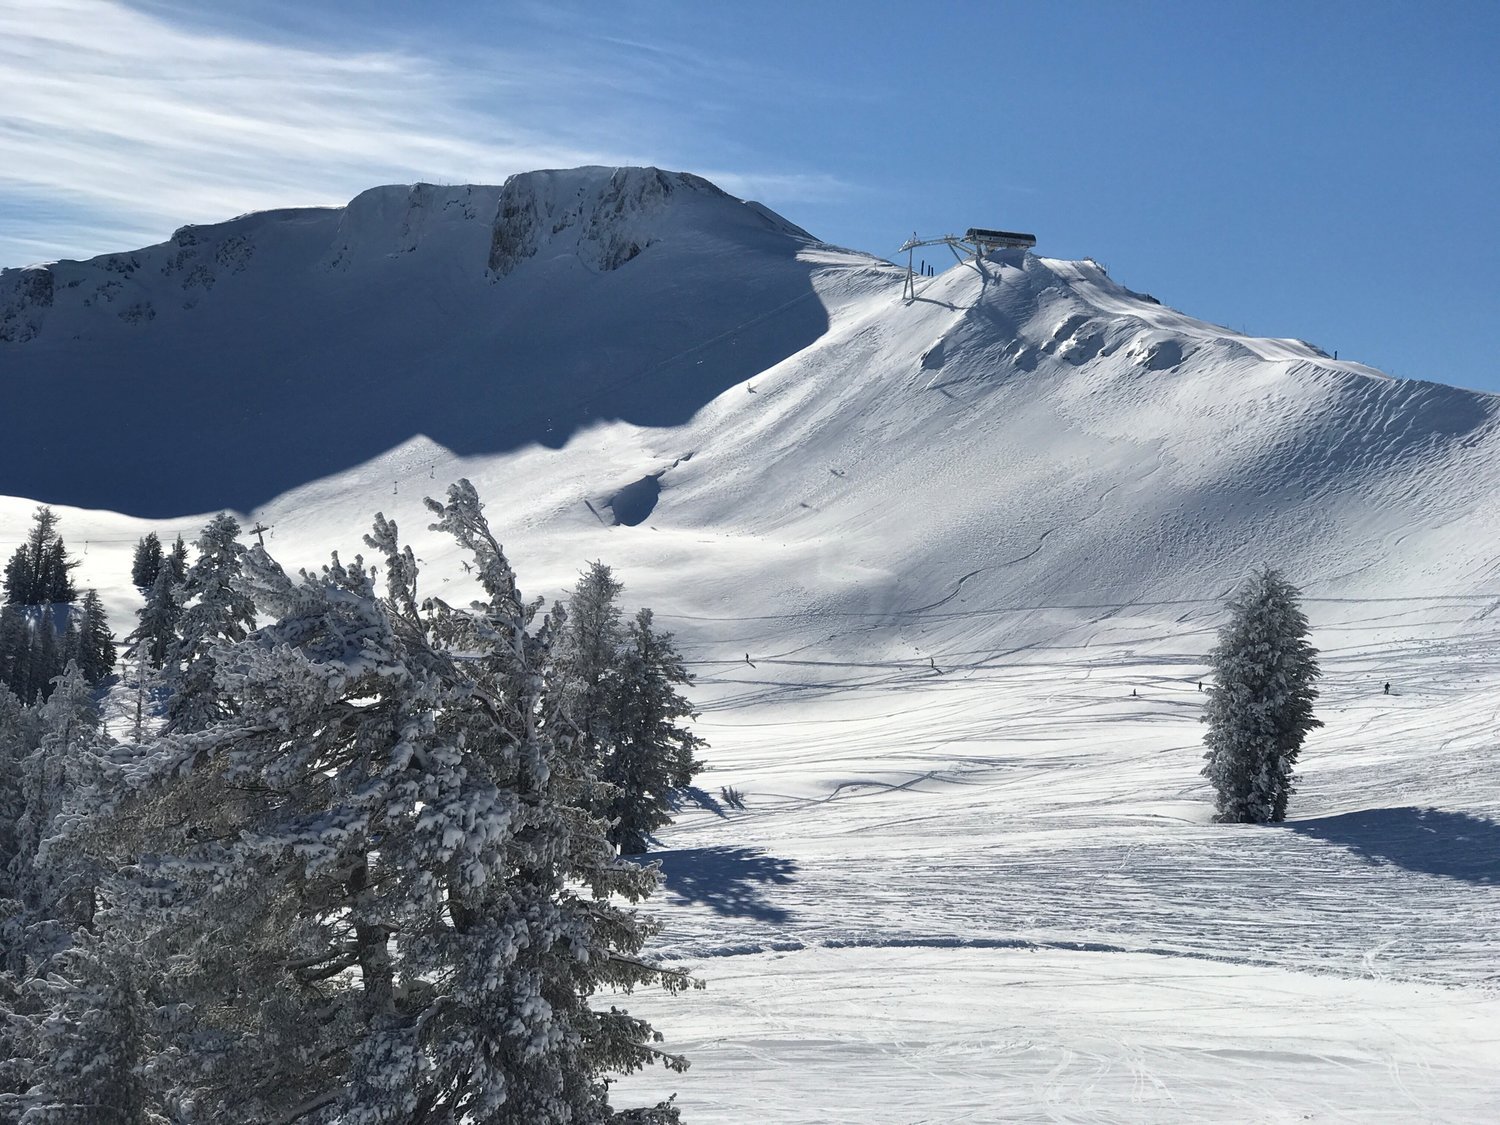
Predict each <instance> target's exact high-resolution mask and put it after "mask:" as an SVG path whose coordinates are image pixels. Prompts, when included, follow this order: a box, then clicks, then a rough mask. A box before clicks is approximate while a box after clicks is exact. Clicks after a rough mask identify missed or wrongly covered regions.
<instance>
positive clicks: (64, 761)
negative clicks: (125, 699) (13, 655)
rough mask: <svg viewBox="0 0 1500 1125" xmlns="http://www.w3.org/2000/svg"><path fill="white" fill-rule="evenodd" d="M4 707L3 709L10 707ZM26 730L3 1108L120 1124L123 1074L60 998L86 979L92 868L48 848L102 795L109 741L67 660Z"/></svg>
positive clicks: (12, 896) (11, 891)
mask: <svg viewBox="0 0 1500 1125" xmlns="http://www.w3.org/2000/svg"><path fill="white" fill-rule="evenodd" d="M3 704H4V701H0V708H3V709H4V710H7V711H8V710H9V708H4V706H3ZM21 724H22V727H23V738H24V742H23V745H22V750H23V753H24V756H23V757H21V759H20V761H19V768H18V771H17V784H16V785H15V786H14V788H13V789H12V790H11V791H10V792H9V794H8V797H7V803H8V804H9V805H11V806H12V807H13V809H14V816H15V820H14V824H15V830H14V835H13V836H12V837H11V840H10V844H9V847H8V849H7V850H8V851H9V852H10V853H11V854H10V856H9V862H8V863H7V864H6V870H5V888H4V891H5V897H6V898H7V901H6V902H5V903H4V904H3V907H0V914H3V915H4V920H3V922H0V926H3V929H4V935H5V939H6V940H5V943H4V948H5V958H4V963H3V965H0V1008H3V1009H4V1012H3V1015H4V1019H3V1021H0V1022H3V1025H4V1031H3V1033H0V1075H3V1078H0V1112H6V1113H14V1114H16V1115H17V1118H18V1119H19V1120H22V1121H26V1122H33V1121H35V1122H69V1123H71V1122H83V1121H90V1122H92V1121H116V1120H126V1119H123V1118H118V1117H113V1116H111V1113H112V1112H113V1110H112V1108H111V1107H112V1105H113V1103H114V1098H115V1096H116V1094H117V1093H118V1092H119V1089H120V1087H119V1086H118V1083H117V1079H118V1078H119V1075H118V1074H116V1075H114V1077H106V1076H104V1075H103V1074H102V1073H101V1072H100V1071H99V1069H98V1066H97V1056H98V1053H97V1051H96V1050H95V1048H96V1047H98V1046H99V1044H97V1043H94V1044H88V1043H85V1041H84V1040H83V1039H79V1038H78V1037H77V1033H78V1032H80V1031H81V1030H83V1029H82V1028H81V1027H77V1026H74V1023H73V1018H72V1016H71V1015H69V1014H68V1012H69V1011H73V1012H74V1014H77V1015H80V1016H82V1017H83V1018H92V1017H91V1016H90V1014H89V1010H88V1009H87V1008H85V1009H82V1010H76V1009H77V1004H76V1003H71V1002H66V1001H67V998H68V997H75V999H76V990H75V988H74V985H75V984H81V983H85V982H83V981H81V980H80V981H74V980H73V979H71V976H70V974H71V972H72V971H73V968H75V967H78V966H79V965H81V962H77V961H76V958H74V957H73V955H72V953H71V952H70V951H71V950H73V949H74V947H75V945H76V943H77V942H78V941H79V939H80V938H81V937H82V936H84V935H87V934H88V932H89V931H90V930H91V929H92V927H93V924H94V915H95V907H96V893H95V891H96V885H97V882H98V871H97V869H96V868H95V867H94V865H92V864H91V863H87V862H83V863H80V862H78V859H79V857H78V856H77V855H76V854H70V853H68V852H67V851H66V849H64V851H63V852H62V853H60V854H59V853H55V852H52V853H49V848H50V847H51V845H52V844H53V843H54V837H55V835H56V833H57V832H58V828H59V824H60V823H61V822H62V821H63V820H64V819H65V817H64V813H65V811H66V810H67V809H68V808H69V806H70V805H71V806H72V809H73V814H74V815H75V816H76V815H77V811H78V809H79V808H80V807H81V806H82V805H83V804H84V803H86V802H87V801H88V800H89V799H90V796H91V795H92V794H94V793H96V792H97V781H98V779H99V776H100V769H99V766H100V763H101V762H102V761H103V760H104V756H105V748H106V744H107V741H108V740H107V738H106V737H105V736H104V734H103V731H102V727H101V723H100V719H99V713H98V710H97V707H96V706H95V702H94V698H93V691H92V688H91V686H90V685H89V683H88V681H87V680H86V679H85V678H84V676H83V674H82V672H81V671H80V670H79V669H78V667H77V665H76V664H69V665H68V667H67V669H66V671H65V672H64V673H63V675H62V676H61V677H59V679H58V683H57V685H56V690H55V691H53V692H52V694H51V696H50V697H49V698H48V700H47V702H46V703H45V704H42V705H41V706H39V707H37V708H33V709H32V710H31V714H30V715H29V716H27V715H25V714H24V713H23V716H22V719H21ZM4 725H5V726H8V727H14V726H15V724H14V723H11V722H7V723H5V724H4ZM94 983H96V984H99V985H107V984H108V981H107V980H98V981H95V982H94ZM96 999H97V997H96ZM75 1010H76V1011H75ZM94 1014H95V1015H98V1014H99V1013H94ZM70 1044H71V1046H70ZM85 1047H86V1048H87V1049H86V1050H84V1049H83V1048H85ZM74 1048H78V1049H77V1050H75V1049H74ZM105 1050H106V1053H108V1051H110V1050H113V1048H109V1047H106V1048H105ZM80 1052H81V1053H80ZM54 1079H56V1080H58V1081H56V1082H54V1081H53V1080H54ZM96 1080H97V1083H96V1085H95V1086H94V1087H93V1088H92V1089H89V1088H88V1084H89V1083H90V1082H95V1081H96ZM128 1120H131V1121H132V1122H135V1121H138V1120H143V1119H142V1118H139V1117H136V1118H129V1119H128Z"/></svg>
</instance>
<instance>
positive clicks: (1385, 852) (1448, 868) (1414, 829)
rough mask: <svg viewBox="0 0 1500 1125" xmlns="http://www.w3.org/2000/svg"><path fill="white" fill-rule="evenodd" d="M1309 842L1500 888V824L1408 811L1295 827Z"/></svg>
mask: <svg viewBox="0 0 1500 1125" xmlns="http://www.w3.org/2000/svg"><path fill="white" fill-rule="evenodd" d="M1286 827H1288V828H1290V829H1291V830H1292V831H1294V832H1298V833H1301V834H1302V835H1304V836H1312V837H1314V838H1316V839H1319V840H1326V841H1327V842H1328V843H1330V844H1340V845H1342V846H1343V847H1346V848H1348V849H1349V850H1350V851H1352V852H1354V853H1355V854H1357V855H1361V856H1363V857H1364V858H1365V859H1367V860H1369V861H1370V862H1371V863H1391V864H1395V865H1396V866H1397V867H1404V868H1405V869H1406V870H1408V871H1418V872H1421V873H1422V874H1424V875H1446V876H1447V877H1449V878H1451V879H1462V880H1463V881H1464V882H1466V883H1500V824H1497V823H1495V822H1494V821H1492V820H1485V819H1483V818H1482V817H1477V816H1470V815H1468V814H1467V813H1458V812H1445V811H1444V810H1442V809H1419V808H1415V807H1412V806H1405V807H1402V808H1394V809H1363V810H1361V811H1359V812H1351V813H1341V814H1339V815H1338V816H1323V817H1316V818H1314V819H1312V820H1299V821H1289V822H1287V824H1286Z"/></svg>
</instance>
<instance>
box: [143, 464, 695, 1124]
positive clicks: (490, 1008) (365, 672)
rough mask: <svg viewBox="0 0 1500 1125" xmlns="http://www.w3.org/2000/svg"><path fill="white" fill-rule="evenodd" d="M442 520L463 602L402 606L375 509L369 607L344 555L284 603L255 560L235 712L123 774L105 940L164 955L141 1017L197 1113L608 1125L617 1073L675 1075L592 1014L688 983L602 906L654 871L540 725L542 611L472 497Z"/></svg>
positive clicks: (459, 500)
mask: <svg viewBox="0 0 1500 1125" xmlns="http://www.w3.org/2000/svg"><path fill="white" fill-rule="evenodd" d="M434 508H435V511H436V512H437V514H438V515H439V517H440V519H439V523H438V525H437V526H440V527H442V528H444V529H446V530H448V531H449V532H450V533H452V534H453V535H454V536H455V537H456V538H457V539H458V540H459V542H460V543H461V544H462V545H464V546H465V547H467V548H468V549H469V550H470V552H471V553H472V554H473V556H474V561H475V563H476V570H477V573H478V575H479V577H480V581H481V584H482V585H483V587H484V589H485V593H486V596H487V597H486V601H485V602H483V603H480V604H478V605H476V607H475V608H474V609H473V610H471V611H462V610H456V609H453V608H451V607H449V606H447V605H445V604H443V603H441V602H438V601H429V602H427V603H425V604H422V605H419V604H418V601H417V597H416V563H415V560H414V558H413V557H412V554H411V552H410V550H409V549H406V548H402V547H401V546H400V544H399V542H398V539H397V534H396V528H395V525H394V524H392V523H390V522H388V521H386V520H384V519H381V518H379V517H377V519H376V524H375V530H374V533H373V534H372V535H371V536H370V539H369V541H370V543H371V545H372V546H374V547H376V548H377V549H378V550H379V551H380V552H381V554H382V555H383V557H384V568H385V578H386V590H387V592H386V595H385V596H384V597H380V596H378V595H377V594H376V592H375V590H374V587H373V583H372V573H371V572H370V571H368V570H366V569H365V568H364V566H363V564H362V563H361V562H360V560H358V559H356V560H355V561H354V563H353V564H352V565H345V564H343V563H341V562H340V561H339V560H338V558H337V557H336V556H335V558H334V560H333V562H332V564H331V565H330V566H328V567H327V568H325V569H324V571H323V572H322V573H320V574H317V575H304V576H303V577H302V579H301V580H300V581H292V580H290V579H288V578H287V577H286V575H284V574H283V573H282V572H281V571H280V569H279V568H277V567H276V566H275V564H274V563H272V562H271V560H270V559H269V558H268V557H267V556H265V554H264V553H263V552H262V551H260V550H259V549H256V550H254V551H251V552H249V554H248V555H247V556H246V558H245V560H244V563H245V565H244V575H243V582H244V584H245V586H246V587H247V588H248V589H250V590H252V591H253V592H254V598H255V603H256V606H257V608H258V610H259V611H260V613H261V614H262V616H263V618H264V619H265V620H266V622H267V623H266V624H265V625H264V626H262V627H261V628H260V629H258V630H257V631H256V632H254V633H252V634H250V635H249V636H247V637H244V638H243V639H239V640H232V639H231V640H225V641H223V642H222V643H220V644H219V646H218V647H217V648H215V649H214V667H213V676H214V684H215V689H216V690H217V691H219V692H222V693H223V694H224V695H225V696H227V697H232V698H233V699H234V701H235V707H234V708H233V710H232V711H226V712H224V713H222V714H220V715H219V716H218V717H217V718H216V719H215V720H214V721H213V722H212V723H210V724H209V725H208V726H206V727H204V728H203V729H201V730H195V731H183V732H179V733H174V734H169V735H167V736H164V737H161V738H158V739H155V740H153V741H152V742H150V743H149V744H148V745H146V746H144V747H142V749H141V752H140V754H139V756H138V758H137V760H136V761H134V762H133V763H132V764H131V765H130V767H129V770H130V775H131V777H130V785H131V788H132V791H133V792H134V793H136V794H137V795H136V796H133V797H130V798H128V799H126V800H125V801H124V802H123V803H122V804H121V806H120V810H119V815H118V816H117V817H116V818H115V824H116V828H117V831H118V832H119V834H120V842H121V843H123V844H126V845H129V846H128V847H127V848H126V850H128V851H132V853H133V854H137V855H139V856H140V860H139V862H138V863H137V865H136V870H137V872H138V876H137V878H138V886H139V889H140V893H139V894H138V895H137V896H135V898H134V900H133V902H134V905H132V904H131V903H130V902H126V903H124V904H123V905H122V908H121V913H122V915H125V916H126V921H124V922H122V926H126V927H127V928H133V929H134V932H135V933H136V934H137V935H138V937H137V941H136V944H137V945H138V946H140V947H144V948H150V949H154V950H157V951H158V952H157V953H156V954H155V956H156V957H157V959H158V960H162V959H163V958H165V957H166V956H168V955H169V956H170V958H171V960H172V963H173V965H174V977H173V981H172V984H171V987H172V990H173V995H172V996H169V997H168V998H167V999H168V1000H171V1001H173V1003H169V1004H165V1005H163V1007H164V1008H165V1009H166V1010H170V1011H176V1012H182V1013H186V1014H185V1015H183V1016H182V1017H181V1019H180V1022H179V1024H178V1025H177V1026H176V1027H174V1028H169V1029H168V1031H167V1032H166V1033H165V1034H166V1035H167V1041H168V1044H169V1045H168V1046H167V1047H166V1048H165V1049H164V1051H163V1052H162V1054H163V1056H164V1057H170V1058H171V1060H172V1065H173V1068H174V1069H175V1072H176V1073H177V1075H178V1078H177V1081H178V1082H180V1083H181V1084H183V1085H184V1086H185V1087H188V1088H191V1089H193V1090H194V1091H195V1103H196V1112H197V1113H198V1114H199V1115H200V1116H201V1117H202V1119H203V1120H247V1121H250V1120H253V1121H282V1120H286V1121H291V1120H296V1121H299V1122H305V1123H308V1125H334V1123H335V1122H337V1123H338V1125H397V1123H399V1125H409V1123H412V1122H419V1121H420V1122H439V1121H442V1122H463V1121H472V1122H475V1123H485V1125H520V1123H523V1122H524V1123H526V1125H549V1123H558V1125H561V1123H563V1122H569V1123H575V1125H592V1123H602V1122H607V1121H610V1120H612V1119H613V1113H612V1111H611V1109H610V1107H609V1105H608V1100H607V1081H606V1077H607V1075H609V1074H610V1073H612V1072H620V1071H628V1070H632V1069H635V1068H636V1067H639V1066H641V1065H643V1064H644V1063H647V1062H650V1061H661V1062H664V1063H665V1064H666V1065H669V1066H681V1065H684V1064H682V1063H681V1060H679V1059H677V1058H675V1057H674V1056H670V1055H666V1054H663V1053H661V1052H659V1051H658V1050H657V1049H656V1048H655V1047H654V1046H652V1043H653V1041H654V1038H655V1036H654V1033H653V1032H652V1030H651V1028H650V1027H649V1026H648V1025H647V1024H645V1023H644V1022H643V1021H640V1020H637V1019H635V1018H633V1017H631V1016H629V1015H628V1013H625V1012H622V1011H618V1010H616V1009H614V1008H610V1009H608V1010H606V1011H601V1010H596V1009H595V1008H594V1007H593V1006H592V1004H591V998H592V997H594V996H595V994H596V993H598V992H599V991H600V990H601V989H604V988H610V987H614V988H628V987H630V986H633V985H637V984H641V983H647V982H659V983H662V984H664V985H666V986H667V987H669V988H672V987H680V986H681V985H682V984H683V983H685V982H684V981H683V980H682V978H680V977H678V976H676V975H674V974H670V973H666V972H663V971H662V970H660V969H659V968H657V967H656V966H653V965H651V964H650V963H649V962H646V961H644V960H642V959H641V956H640V953H641V948H642V945H643V943H644V942H645V940H646V938H647V937H648V936H649V935H650V934H651V933H652V932H653V927H652V925H651V924H650V923H649V922H648V921H646V920H645V919H642V918H640V917H639V916H637V915H636V914H635V913H634V912H633V911H631V910H629V909H627V908H626V907H624V906H622V905H621V904H619V903H618V902H615V901H612V900H613V899H614V898H616V897H622V898H625V899H628V900H631V901H635V900H638V899H639V898H641V897H642V896H644V895H645V894H647V893H649V891H650V890H651V889H652V887H653V886H654V883H655V875H654V873H652V872H649V871H646V870H643V869H642V868H640V867H637V866H635V865H633V864H629V863H625V862H621V861H619V860H617V859H616V858H615V857H614V854H613V849H612V848H611V847H610V845H609V843H608V841H607V840H606V839H605V836H604V833H603V829H602V826H601V825H599V824H598V822H597V821H594V820H593V819H592V818H591V817H590V816H589V815H588V814H587V813H585V812H584V811H583V810H581V809H579V808H578V807H576V804H574V803H572V802H573V798H574V796H575V793H576V789H575V784H576V782H577V779H578V777H579V770H578V768H577V766H576V764H575V763H574V762H573V761H571V760H568V759H566V758H564V757H563V756H561V755H559V753H558V751H557V749H556V747H555V746H554V745H553V744H552V743H551V742H550V740H548V739H547V738H546V737H545V735H544V734H543V732H542V730H541V729H540V726H539V715H540V714H542V713H543V711H544V710H545V702H544V701H543V700H542V699H541V693H542V690H543V681H542V677H541V674H540V668H541V666H542V662H543V659H544V657H545V653H544V652H543V651H542V650H541V644H542V640H541V638H540V637H539V636H538V635H536V634H532V633H530V632H529V630H528V625H529V623H530V621H531V618H532V616H533V614H534V613H535V610H536V605H535V604H528V603H526V602H524V601H523V599H522V598H521V596H520V594H519V592H518V591H517V589H516V585H515V580H514V575H513V574H512V572H511V570H510V566H509V564H508V562H506V560H505V557H504V554H503V552H502V551H501V550H500V548H499V544H498V543H497V542H496V541H495V539H494V537H493V535H492V534H491V533H490V530H489V528H488V526H487V524H486V523H485V522H484V519H483V516H482V513H481V509H480V505H479V502H478V499H477V496H476V495H475V494H474V491H473V488H472V486H470V485H468V483H467V482H461V483H460V484H459V485H456V486H454V488H453V489H452V490H450V493H449V502H448V503H447V504H446V505H435V506H434ZM148 905H149V906H150V909H147V906H148ZM159 1069H160V1068H158V1070H159ZM632 1120H642V1121H650V1120H655V1121H660V1122H666V1121H673V1120H676V1113H675V1111H674V1110H673V1109H671V1108H670V1107H668V1106H663V1107H658V1108H657V1109H655V1110H651V1111H647V1116H645V1117H637V1118H633V1119H632Z"/></svg>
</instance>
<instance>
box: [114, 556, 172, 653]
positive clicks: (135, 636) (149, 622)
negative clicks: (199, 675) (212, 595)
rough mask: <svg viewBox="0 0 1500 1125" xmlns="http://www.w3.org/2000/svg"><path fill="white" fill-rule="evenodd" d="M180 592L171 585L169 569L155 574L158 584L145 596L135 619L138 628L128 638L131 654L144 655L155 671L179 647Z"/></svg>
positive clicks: (154, 584) (166, 568) (163, 569)
mask: <svg viewBox="0 0 1500 1125" xmlns="http://www.w3.org/2000/svg"><path fill="white" fill-rule="evenodd" d="M178 590H179V588H178V586H177V584H176V583H175V582H173V581H172V571H171V568H170V567H165V566H164V567H162V568H161V569H160V570H158V571H157V572H156V581H155V582H154V583H153V584H152V586H151V590H150V592H149V593H148V594H147V595H146V604H145V605H143V606H141V608H140V609H139V610H138V611H137V613H136V616H137V618H138V620H139V624H137V625H136V627H135V631H134V632H133V633H131V634H130V636H128V637H126V638H125V639H126V641H128V642H129V644H130V646H131V651H132V652H136V651H144V652H145V653H146V658H147V659H148V660H149V661H150V662H151V666H152V667H153V668H161V667H162V666H163V665H164V664H166V662H167V657H168V656H169V655H170V654H171V653H172V651H173V650H174V649H175V648H176V645H177V622H178V621H179V620H180V619H181V617H182V608H181V606H180V604H179V602H178V597H179V592H178Z"/></svg>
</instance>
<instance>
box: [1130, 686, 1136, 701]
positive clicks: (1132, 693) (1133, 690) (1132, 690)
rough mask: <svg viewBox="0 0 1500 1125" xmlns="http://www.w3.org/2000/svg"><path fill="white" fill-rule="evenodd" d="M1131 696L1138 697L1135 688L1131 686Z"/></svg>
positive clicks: (1132, 697)
mask: <svg viewBox="0 0 1500 1125" xmlns="http://www.w3.org/2000/svg"><path fill="white" fill-rule="evenodd" d="M1130 698H1131V699H1135V698H1137V696H1136V694H1135V688H1131V689H1130Z"/></svg>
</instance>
